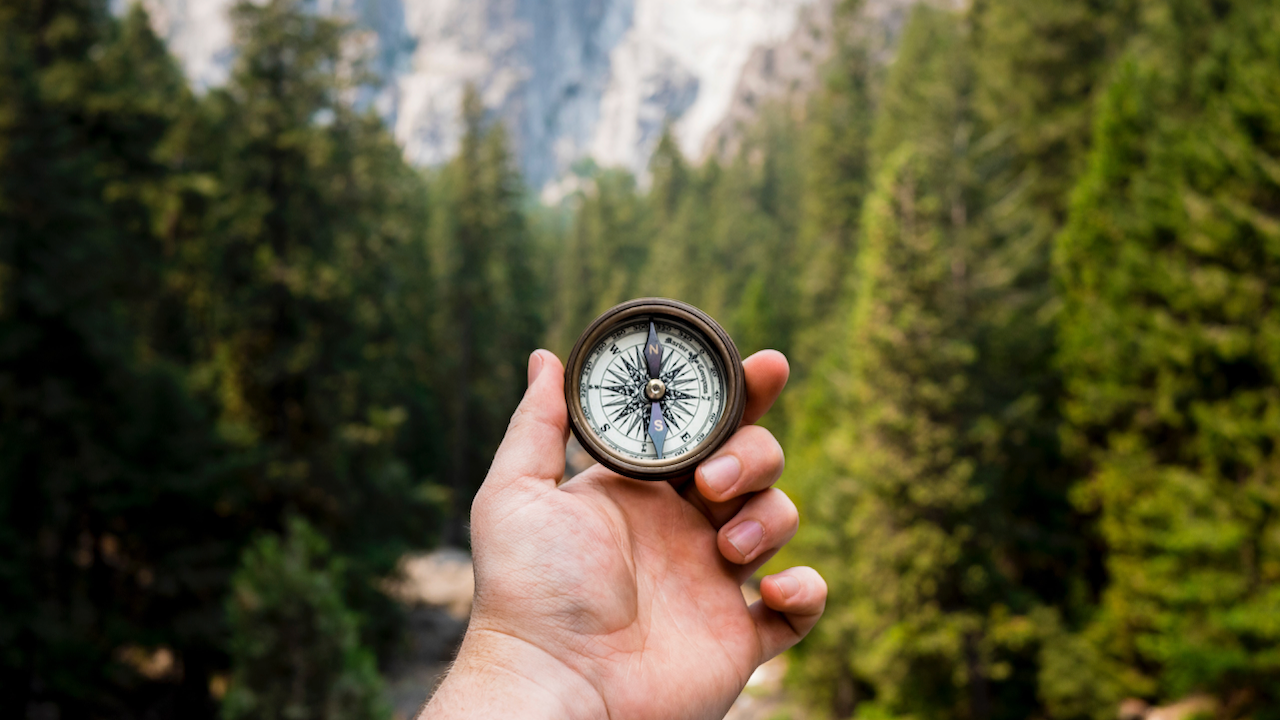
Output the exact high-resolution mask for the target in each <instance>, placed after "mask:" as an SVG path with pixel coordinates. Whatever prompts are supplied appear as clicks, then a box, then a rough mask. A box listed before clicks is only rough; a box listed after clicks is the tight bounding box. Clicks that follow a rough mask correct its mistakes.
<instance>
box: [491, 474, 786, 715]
mask: <svg viewBox="0 0 1280 720" xmlns="http://www.w3.org/2000/svg"><path fill="white" fill-rule="evenodd" d="M503 522H504V525H505V524H507V523H509V524H510V525H508V528H509V530H510V531H511V532H509V533H507V537H513V538H519V540H518V542H519V544H520V545H521V546H522V547H524V548H532V547H537V548H542V549H543V550H542V552H540V553H538V555H539V557H538V559H537V560H536V561H535V560H534V559H533V558H528V562H527V563H525V562H520V563H517V564H515V565H514V566H513V564H512V563H509V562H505V561H499V563H498V566H495V567H493V568H492V569H493V570H496V571H498V572H500V573H502V577H500V578H499V577H488V576H487V575H488V572H487V571H488V570H489V568H488V567H486V565H487V563H484V562H483V560H485V559H487V558H477V560H478V562H477V567H480V568H483V569H482V571H481V572H482V573H483V574H482V575H481V577H479V578H478V582H479V587H480V592H479V593H478V595H477V601H478V602H482V603H484V608H479V609H481V610H482V611H487V610H488V609H489V608H490V607H494V606H498V607H527V605H528V603H530V602H533V603H539V604H540V603H546V604H547V605H549V606H551V605H554V606H557V607H560V608H572V612H571V613H569V615H568V617H566V618H565V619H566V623H565V624H563V625H561V624H557V625H556V626H555V628H554V632H539V631H540V630H542V628H539V627H527V626H525V625H522V624H520V623H518V622H517V623H514V624H513V628H511V629H509V630H507V631H508V632H512V633H513V634H516V633H519V634H520V635H521V636H523V637H524V639H525V640H528V641H529V642H531V643H534V644H535V645H538V646H539V647H541V648H543V649H545V650H548V651H549V652H551V653H552V654H553V655H556V656H557V657H559V658H560V659H561V660H564V661H565V662H566V663H567V664H569V665H571V666H573V667H574V669H575V670H578V671H579V672H582V673H584V674H589V675H591V676H593V677H596V678H598V679H599V681H600V682H599V686H600V687H602V688H607V693H606V694H605V697H604V700H605V703H606V704H607V705H608V707H609V709H610V711H611V712H614V713H617V715H615V716H621V717H629V718H630V717H635V718H642V717H653V718H676V717H704V716H707V715H709V714H713V713H714V712H716V711H719V713H721V714H723V712H724V711H725V710H727V709H728V706H729V705H730V704H731V703H732V702H733V699H734V698H735V697H736V696H737V694H738V692H739V690H740V689H741V688H742V686H743V685H744V684H745V683H746V680H747V677H748V676H749V675H750V674H751V671H752V669H754V668H755V667H756V666H757V665H758V664H759V663H760V661H761V660H762V658H761V657H760V654H761V648H760V642H759V640H758V638H757V635H756V633H755V628H754V623H753V621H752V619H751V616H750V614H749V613H748V611H747V605H746V603H745V602H744V600H743V597H742V592H741V590H740V589H739V585H740V580H739V577H738V575H739V573H740V571H741V568H740V567H738V566H735V565H733V564H731V563H729V562H728V561H726V560H725V559H724V558H723V557H722V556H721V554H720V552H719V551H718V550H717V548H716V543H715V529H714V528H713V527H712V526H711V524H710V522H709V521H708V519H707V518H706V517H705V516H704V515H703V514H702V513H701V512H700V511H699V510H698V509H697V508H695V507H694V506H693V505H692V504H690V503H689V502H687V501H685V500H684V499H683V498H681V497H680V495H679V494H677V492H676V491H675V489H674V488H672V486H671V485H669V484H667V483H638V482H635V481H631V480H626V479H623V478H620V477H618V476H617V475H614V474H613V473H611V472H609V471H607V470H605V469H603V468H601V467H599V466H596V467H593V468H592V469H590V470H589V471H587V472H586V473H584V474H583V475H580V476H578V477H576V478H574V479H573V480H572V481H570V482H569V483H566V484H565V485H564V486H563V487H562V488H560V490H559V491H555V490H552V491H550V492H547V493H545V494H543V495H542V497H540V498H538V500H537V501H535V502H531V503H525V504H522V505H521V507H519V508H518V509H516V510H515V511H514V514H513V515H512V516H510V517H508V518H507V519H505V520H504V521H503ZM504 545H505V543H504ZM490 551H492V552H494V553H495V555H496V556H497V557H505V558H509V559H515V558H518V557H520V556H521V555H523V554H524V553H521V551H520V548H515V547H503V546H499V547H492V548H488V547H486V548H485V549H484V552H485V553H486V554H487V553H488V552H490ZM491 587H492V588H493V589H492V592H491V591H490V588H491ZM531 587H534V588H543V589H545V593H544V594H542V596H541V597H535V598H531V597H529V595H528V592H527V588H531ZM516 588H519V589H520V590H519V591H518V592H517V594H518V595H519V596H520V597H513V596H511V590H514V589H516ZM522 615H523V613H522ZM513 619H517V618H513ZM709 619H714V620H713V621H711V622H709V621H708V620H709ZM566 630H567V631H568V632H566Z"/></svg>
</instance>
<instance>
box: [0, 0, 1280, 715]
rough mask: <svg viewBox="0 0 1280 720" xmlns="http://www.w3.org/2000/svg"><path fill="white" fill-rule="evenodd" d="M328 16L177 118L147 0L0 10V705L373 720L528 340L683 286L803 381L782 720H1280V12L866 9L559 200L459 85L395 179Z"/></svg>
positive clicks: (363, 83)
mask: <svg viewBox="0 0 1280 720" xmlns="http://www.w3.org/2000/svg"><path fill="white" fill-rule="evenodd" d="M309 8H310V6H309V5H308V4H307V3H305V2H304V1H303V0H262V1H261V2H255V1H250V0H241V2H239V3H238V4H236V5H235V6H234V8H233V10H232V17H233V21H234V28H235V33H236V40H235V48H234V60H233V64H232V66H231V70H230V74H229V79H228V81H227V82H226V84H225V85H222V86H220V87H216V88H213V89H210V90H207V91H200V92H197V91H195V90H194V89H193V88H192V87H191V86H190V85H189V84H188V82H187V80H186V79H185V77H184V75H183V73H182V71H181V69H180V67H179V66H178V64H177V62H176V61H175V60H174V58H173V57H172V56H170V54H169V53H168V51H167V49H166V47H165V45H164V43H163V42H162V41H161V40H160V39H158V38H157V37H156V36H155V35H154V34H153V32H152V29H151V25H150V21H149V19H148V18H147V16H146V13H145V12H144V11H143V10H142V9H140V7H139V6H137V5H133V6H131V7H129V8H128V9H125V10H124V11H120V10H119V9H118V8H117V12H115V13H113V12H112V10H111V7H110V6H109V4H108V3H107V2H105V0H0V716H3V717H12V718H49V719H55V718H64V719H65V718H104V719H105V718H111V719H116V718H119V719H121V720H125V719H133V718H139V719H140V718H177V717H182V718H195V719H197V720H198V719H200V718H215V717H219V718H223V719H224V720H239V719H241V718H245V719H248V718H290V719H294V720H310V719H312V718H315V719H317V720H318V719H321V718H324V719H332V720H337V719H339V718H341V719H350V720H363V719H366V718H368V719H373V718H389V717H390V710H389V708H388V706H387V701H386V699H385V697H384V690H383V685H382V680H381V679H380V669H381V668H382V666H383V663H384V662H385V660H386V658H387V656H388V654H389V653H390V652H391V651H392V649H393V648H394V647H395V645H396V643H397V638H398V637H399V635H400V633H401V632H402V631H403V624H404V618H403V611H402V610H401V609H400V608H399V607H398V606H397V605H396V603H395V602H394V601H392V600H391V599H389V598H388V597H387V596H386V595H385V594H384V592H383V591H382V590H381V589H380V588H381V587H383V580H384V579H385V578H387V577H389V576H391V575H392V574H393V573H394V572H395V568H396V564H397V561H398V560H399V558H400V557H401V556H402V555H404V553H406V552H408V551H411V550H420V549H424V548H430V547H433V546H437V545H453V546H460V547H465V545H466V542H467V534H466V533H467V529H466V527H467V512H468V509H469V507H470V503H471V498H472V496H473V495H474V493H475V491H476V489H477V488H478V487H479V484H480V482H481V481H482V480H483V478H484V475H485V472H486V470H487V468H488V464H489V461H490V459H491V458H492V454H493V451H494V449H495V448H496V446H497V443H498V441H499V440H500V439H501V437H502V434H503V432H504V431H505V428H506V425H507V421H508V418H509V416H510V413H511V411H512V410H513V409H514V407H515V405H516V403H517V402H518V400H519V398H520V396H521V394H522V392H523V386H524V378H525V371H524V368H525V362H526V360H527V358H528V355H529V353H530V352H531V351H532V350H534V349H535V348H537V347H539V346H544V347H548V348H550V349H552V350H553V351H555V352H556V353H557V354H559V355H560V356H561V357H562V358H563V357H565V355H566V354H567V352H568V350H569V349H570V347H571V346H572V344H573V342H574V341H575V339H576V338H577V336H578V334H579V333H580V332H581V330H582V329H583V328H584V327H585V326H586V325H587V324H588V323H589V322H590V321H591V320H592V319H593V318H594V317H595V316H596V315H597V314H598V313H600V312H601V311H603V310H605V309H606V308H608V307H610V306H611V305H613V304H615V303H618V302H621V301H623V300H627V299H631V298H634V297H640V296H645V295H661V296H667V297H674V298H678V299H681V300H684V301H687V302H690V303H693V304H695V305H697V306H699V307H701V308H702V309H704V310H706V311H707V312H708V313H710V314H711V315H712V316H714V317H716V318H717V319H718V320H719V321H720V322H721V323H722V324H723V325H724V327H725V328H726V329H727V330H728V331H729V333H730V334H731V335H732V336H733V337H734V338H735V340H736V342H737V344H738V346H739V348H740V350H741V351H742V353H743V355H744V356H746V355H747V354H748V353H751V352H754V351H756V350H760V349H764V348H776V349H778V350H781V351H783V352H784V353H786V354H787V356H788V358H789V359H790V362H791V368H792V373H791V382H790V385H789V388H788V390H787V392H786V393H785V394H784V396H783V401H782V402H781V403H780V405H781V407H780V408H778V409H776V410H775V411H774V412H773V413H771V415H770V417H769V418H767V419H766V423H767V424H768V426H769V428H770V429H771V430H772V431H773V432H774V433H775V435H777V436H778V437H779V438H780V439H781V440H782V441H783V445H784V447H785V448H786V450H787V454H788V461H789V462H788V467H787V472H786V474H785V476H784V477H783V479H782V481H781V482H780V487H782V488H783V489H784V490H785V491H786V492H787V493H788V494H789V495H790V496H791V497H792V498H793V499H794V500H795V501H796V504H797V505H798V507H799V508H800V511H801V517H802V525H801V531H800V535H798V536H797V538H796V539H795V541H793V542H792V544H791V545H790V546H788V547H787V548H786V549H785V550H784V552H783V554H782V555H781V556H780V557H779V558H778V559H777V560H775V561H773V563H772V565H771V567H772V566H775V565H776V566H778V567H781V566H783V565H784V564H788V565H789V564H807V565H812V566H814V567H816V568H817V569H818V570H819V571H820V572H821V573H822V574H823V576H824V577H825V578H826V580H827V582H828V584H829V585H830V589H831V596H830V600H829V602H828V605H827V611H826V615H825V617H824V618H823V620H822V621H821V622H820V623H819V624H818V626H817V629H816V630H815V631H814V633H813V634H812V635H811V636H810V637H809V638H808V639H807V640H806V641H805V642H803V643H802V644H801V645H800V646H799V647H797V648H796V649H795V650H793V651H792V652H791V656H790V663H789V668H790V669H789V677H788V679H787V682H788V686H789V687H790V688H791V690H792V692H793V693H794V694H795V696H796V697H798V698H800V699H801V701H802V703H803V706H804V710H803V712H804V715H803V717H805V718H831V719H833V720H835V719H843V718H854V717H856V718H865V719H867V720H871V719H876V720H881V719H883V720H888V719H890V718H901V719H904V720H905V719H907V718H912V719H915V720H935V719H936V720H1024V719H1026V718H1041V719H1043V720H1112V719H1113V718H1116V717H1117V713H1118V711H1119V710H1120V709H1123V708H1128V709H1129V710H1128V711H1132V708H1133V707H1135V703H1136V704H1137V706H1153V707H1154V706H1160V705H1169V704H1171V703H1175V702H1178V701H1184V700H1186V699H1188V698H1191V699H1195V701H1196V704H1195V707H1196V708H1197V710H1196V711H1195V712H1196V713H1199V715H1200V716H1201V717H1206V718H1208V717H1212V718H1214V719H1215V720H1238V719H1240V720H1243V719H1245V718H1248V719H1253V720H1270V719H1280V11H1277V7H1276V6H1275V3H1274V1H1273V0H1232V1H1227V0H971V1H970V2H968V3H963V8H961V9H957V5H956V4H955V3H945V4H943V3H929V2H922V3H920V4H918V5H916V6H915V8H914V9H913V10H912V11H911V13H910V16H909V19H908V20H907V22H906V25H905V27H904V28H903V30H902V33H901V36H900V37H898V38H896V39H895V42H894V51H893V53H892V56H891V58H889V59H885V57H884V53H883V52H882V48H881V47H880V45H879V43H880V39H878V38H875V37H871V36H870V35H869V34H868V33H866V32H864V31H863V29H862V28H861V27H860V25H859V22H858V19H859V14H858V13H859V10H860V3H859V0H841V1H840V2H839V3H838V4H837V8H836V10H835V13H834V17H833V19H832V21H831V25H830V26H829V27H826V28H824V29H823V31H824V32H827V33H829V34H830V43H831V46H832V51H831V56H830V58H829V60H828V61H827V62H826V64H825V65H824V66H823V69H822V75H821V78H820V80H819V82H818V83H817V84H816V89H815V90H813V91H812V92H811V93H809V94H808V96H806V97H804V98H802V99H798V100H795V101H793V102H778V103H775V104H772V105H766V106H764V107H762V108H761V109H760V111H759V113H758V115H757V117H756V119H755V120H754V121H753V122H752V123H751V124H750V125H749V126H747V127H742V128H739V135H740V137H739V139H738V141H737V142H736V143H735V144H734V147H733V148H732V149H731V150H725V151H724V152H720V153H716V154H712V155H711V156H710V157H707V158H693V157H686V156H685V155H683V154H682V153H681V151H680V149H679V147H678V145H677V143H676V142H675V140H674V138H673V137H672V135H671V134H670V133H668V134H666V135H664V136H663V138H662V139H661V141H660V142H659V143H658V145H657V149H656V151H655V153H654V155H653V159H652V161H651V164H650V166H649V170H648V173H647V174H646V175H645V176H644V177H642V178H638V177H635V176H633V175H631V174H630V173H627V172H625V171H622V170H617V169H611V168H598V167H594V166H590V165H589V164H588V165H586V166H582V167H580V168H579V171H578V172H579V177H578V180H579V183H578V184H579V189H578V190H577V191H576V192H575V193H574V194H573V195H572V196H571V197H569V198H567V200H566V201H565V202H564V203H563V204H561V205H559V206H557V207H546V206H543V205H541V204H539V203H538V202H537V201H536V200H535V199H534V198H535V197H536V194H535V193H533V192H531V190H530V189H529V188H527V187H526V186H525V185H524V183H523V182H522V180H521V177H520V175H519V172H518V170H517V168H516V165H515V161H514V156H513V150H512V147H511V142H510V141H509V139H508V137H507V135H506V133H505V132H504V129H503V127H502V125H501V124H500V123H497V122H494V121H493V120H492V118H490V117H488V116H487V114H486V112H485V109H484V107H483V105H482V103H481V100H480V98H479V96H478V95H477V94H476V93H475V92H470V93H469V94H468V95H467V98H466V100H465V102H464V104H463V107H462V108H460V112H461V117H462V121H463V123H464V129H465V134H464V136H463V139H462V141H461V144H460V147H459V149H458V151H457V154H456V155H455V156H454V157H453V159H452V160H451V161H449V162H448V163H447V164H445V165H443V166H441V167H435V168H416V167H413V166H410V165H408V164H406V162H405V161H404V160H403V159H402V156H401V153H400V149H399V148H398V147H397V146H396V144H395V142H394V140H393V139H392V137H391V135H390V133H389V131H388V130H387V128H386V127H385V126H384V124H383V122H382V120H381V119H380V118H379V117H378V116H377V115H376V114H375V113H374V112H373V111H372V110H370V109H368V108H366V107H364V106H363V105H362V104H361V102H360V101H359V99H360V98H361V97H362V90H363V89H365V88H367V87H369V86H370V84H371V83H374V82H377V79H376V78H373V77H371V76H369V75H368V74H367V73H366V72H365V71H364V70H363V68H362V65H361V63H360V62H359V59H358V58H354V59H353V58H352V57H351V53H350V47H351V43H349V42H347V41H346V40H347V36H348V34H349V33H350V31H351V28H349V27H348V26H345V25H343V24H342V23H340V22H338V21H335V20H333V19H328V18H326V17H323V16H320V15H317V14H315V13H314V12H312V11H311V10H310V9H309ZM158 649H163V652H164V653H166V655H165V660H166V662H164V663H160V664H159V665H157V660H156V659H157V656H158ZM1128 711H1127V712H1128ZM1126 717H1128V716H1125V715H1123V713H1122V718H1126ZM1138 717H1141V715H1140V714H1139V715H1138ZM1186 717H1190V715H1187V716H1186ZM779 720H781V718H780V719H779ZM796 720H799V717H797V719H796Z"/></svg>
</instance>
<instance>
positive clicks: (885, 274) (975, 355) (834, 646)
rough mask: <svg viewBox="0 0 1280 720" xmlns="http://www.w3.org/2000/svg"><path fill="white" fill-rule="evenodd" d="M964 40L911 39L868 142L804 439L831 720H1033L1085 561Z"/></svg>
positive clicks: (815, 663)
mask: <svg viewBox="0 0 1280 720" xmlns="http://www.w3.org/2000/svg"><path fill="white" fill-rule="evenodd" d="M966 20H967V17H966V16H964V15H957V14H954V13H949V12H945V11H940V10H936V9H931V8H927V7H920V8H918V9H916V10H915V11H914V12H913V14H912V16H911V20H910V22H909V23H908V25H907V29H906V31H905V32H904V35H903V40H902V44H901V45H900V47H899V49H898V57H897V58H896V60H895V61H894V64H893V66H892V67H891V69H890V72H889V75H888V77H887V79H886V83H885V86H884V90H883V94H882V96H881V98H880V100H879V105H878V110H877V117H876V129H875V132H874V133H873V135H872V138H871V141H870V148H869V150H870V153H871V156H872V158H873V161H874V162H875V165H876V185H875V187H874V190H873V192H872V193H871V195H870V196H868V198H867V201H866V204H865V205H864V208H863V215H862V219H861V223H860V228H861V233H860V237H859V242H860V243H861V244H860V247H859V250H858V259H857V264H856V273H855V275H854V277H853V278H852V279H851V285H850V287H851V288H853V289H854V292H855V298H856V300H855V302H854V307H853V313H852V318H851V321H850V323H851V324H850V326H849V329H848V331H847V334H845V335H843V336H842V337H840V344H839V346H838V349H837V350H836V351H833V352H831V353H829V354H828V356H827V358H826V360H825V361H824V363H823V364H822V365H821V366H820V371H819V373H818V374H816V375H815V376H814V378H813V379H811V381H810V382H811V383H815V385H814V386H813V387H812V388H811V392H812V393H814V395H815V396H817V397H819V398H821V402H819V403H810V405H811V406H813V407H816V408H817V412H815V413H814V414H813V415H812V416H810V417H808V418H805V419H804V420H803V421H802V422H801V423H799V424H798V427H799V429H800V434H801V435H802V436H803V435H806V434H809V433H814V434H817V435H818V436H819V437H821V438H822V440H821V442H820V444H818V445H812V444H810V445H809V446H808V447H806V446H805V444H804V443H803V442H801V450H800V453H799V456H800V457H799V462H798V463H796V464H797V465H798V466H799V467H800V470H799V472H800V474H801V475H802V476H804V477H803V479H802V480H799V481H793V482H794V483H795V485H796V492H797V494H798V495H799V496H800V497H801V498H802V499H803V503H802V512H804V513H805V514H806V518H807V522H808V524H809V525H810V529H809V530H805V531H802V535H801V537H799V538H798V539H797V548H796V550H794V551H792V553H793V555H792V557H794V558H796V559H806V560H813V561H815V562H817V563H818V564H819V565H820V566H821V568H822V569H824V575H825V576H826V577H827V578H828V580H829V582H830V584H831V588H832V596H831V600H830V601H829V602H828V613H827V617H826V618H825V620H824V623H823V624H822V626H820V628H819V629H818V630H817V634H816V637H815V638H813V639H812V640H811V641H809V642H807V643H806V645H805V646H804V649H803V651H802V655H801V660H802V665H801V667H802V670H801V674H802V675H804V676H806V677H808V678H810V679H811V680H810V681H811V682H814V683H816V684H818V685H819V690H818V692H819V693H821V695H822V696H825V697H824V700H825V701H826V702H828V703H830V704H831V706H832V708H833V710H834V711H835V714H837V715H838V716H848V715H850V714H852V713H853V712H854V711H855V709H856V708H857V706H858V705H859V704H861V703H863V702H871V703H873V704H872V705H871V707H876V708H878V709H879V710H880V711H883V712H887V713H889V714H894V715H898V714H912V715H919V716H927V717H962V718H987V717H1024V716H1026V715H1028V714H1031V713H1034V712H1036V709H1037V707H1038V704H1039V703H1038V700H1037V697H1036V692H1037V687H1036V683H1037V677H1036V669H1035V665H1034V663H1035V657H1036V651H1037V647H1038V645H1037V642H1038V640H1039V639H1040V636H1039V635H1038V634H1037V630H1036V626H1037V624H1038V622H1039V619H1040V618H1041V617H1042V616H1046V613H1048V610H1047V608H1049V607H1051V606H1053V605H1054V604H1055V603H1057V602H1059V601H1060V599H1061V597H1062V596H1063V595H1064V594H1065V592H1066V590H1065V588H1064V587H1063V582H1062V579H1061V578H1062V576H1063V575H1064V574H1065V573H1067V572H1069V571H1070V570H1072V569H1073V568H1074V563H1075V562H1076V558H1077V556H1078V549H1077V547H1076V546H1075V544H1073V543H1072V541H1071V536H1072V531H1073V528H1072V527H1071V525H1070V513H1069V512H1068V509H1069V508H1068V505H1067V502H1066V487H1067V486H1066V483H1065V481H1064V479H1063V478H1062V476H1061V474H1060V473H1055V463H1056V461H1057V457H1058V456H1057V443H1056V438H1055V436H1054V432H1053V431H1054V426H1053V425H1052V424H1051V423H1046V422H1044V421H1043V420H1042V419H1041V418H1040V413H1041V412H1042V407H1041V405H1040V403H1041V402H1042V398H1041V397H1040V396H1039V395H1038V394H1037V390H1038V388H1037V386H1036V385H1035V379H1036V375H1035V374H1034V372H1032V373H1030V374H1026V373H1024V374H1011V371H1017V372H1023V371H1025V370H1026V369H1027V367H1026V364H1027V355H1029V354H1030V356H1031V357H1032V359H1033V360H1034V358H1035V357H1036V356H1035V355H1034V353H1032V351H1036V350H1038V351H1039V352H1040V357H1041V358H1043V356H1044V351H1043V349H1041V345H1042V344H1043V335H1044V334H1045V333H1046V332H1047V331H1048V329H1047V328H1046V327H1045V326H1044V325H1043V324H1042V323H1040V324H1037V318H1036V313H1037V312H1038V311H1039V309H1040V307H1041V306H1040V305H1038V304H1036V303H1034V302H1028V301H1027V300H1026V296H1027V294H1028V288H1027V287H1025V286H1024V285H1023V284H1022V282H1023V280H1024V279H1025V277H1026V273H1027V272H1028V271H1027V265H1028V263H1033V262H1035V261H1036V259H1035V258H1034V257H1032V258H1028V257H1027V256H1026V254H1025V253H1023V252H1021V250H1022V249H1023V248H1022V246H1020V245H1019V244H1018V242H1017V240H1016V239H1011V238H1009V237H1008V236H1005V235H1003V234H1002V233H1000V232H998V231H995V230H994V229H993V222H992V219H991V215H992V214H993V213H998V206H994V207H993V205H992V204H991V199H990V196H989V195H988V194H987V193H988V192H989V187H990V184H989V179H990V174H991V173H996V172H999V171H1000V165H999V163H998V162H993V160H992V157H991V154H990V151H989V147H990V142H989V136H988V135H987V132H988V128H987V127H986V126H985V125H984V124H983V123H982V122H981V120H980V118H979V117H978V116H977V114H976V113H975V112H974V109H973V108H972V105H971V97H972V91H971V88H972V86H973V82H974V76H973V69H972V68H973V59H972V58H973V55H972V51H973V46H972V45H971V44H970V37H969V36H968V34H967V27H968V26H967V23H966ZM997 159H998V158H997ZM1031 289H1032V290H1035V291H1038V292H1040V293H1041V294H1040V295H1039V296H1037V297H1043V291H1042V290H1041V289H1040V288H1034V287H1033V288H1031ZM1028 328H1031V330H1028ZM1037 343H1041V344H1040V345H1038V344H1037ZM1030 370H1032V371H1040V372H1043V369H1042V368H1040V367H1036V366H1034V365H1033V366H1031V367H1030ZM816 383H821V384H816ZM824 423H826V426H825V427H824ZM1050 615H1051V613H1050ZM863 711H865V710H861V711H859V712H863Z"/></svg>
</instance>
